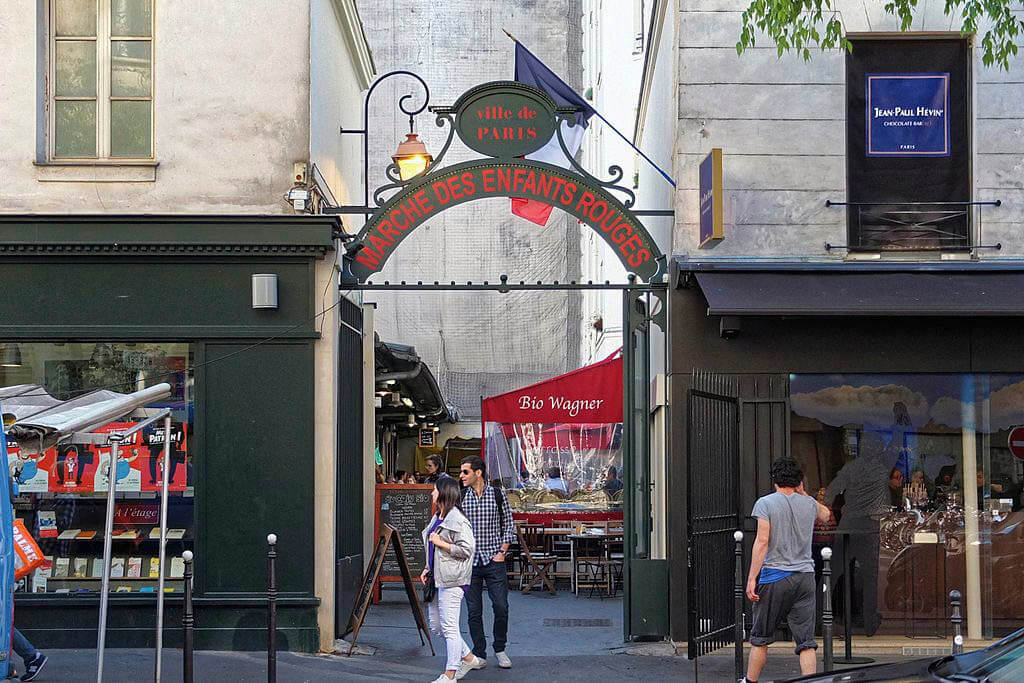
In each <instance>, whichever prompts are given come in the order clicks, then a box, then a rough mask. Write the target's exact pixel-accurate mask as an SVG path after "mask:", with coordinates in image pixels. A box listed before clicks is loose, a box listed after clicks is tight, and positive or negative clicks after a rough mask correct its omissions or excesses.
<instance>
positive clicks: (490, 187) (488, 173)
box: [480, 168, 495, 194]
mask: <svg viewBox="0 0 1024 683" xmlns="http://www.w3.org/2000/svg"><path fill="white" fill-rule="evenodd" d="M480 178H481V179H482V180H483V181H484V182H483V185H484V192H486V193H487V194H490V193H492V192H494V190H495V188H494V169H493V168H485V169H484V170H482V171H480Z"/></svg>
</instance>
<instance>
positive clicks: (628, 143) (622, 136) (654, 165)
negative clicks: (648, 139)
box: [501, 28, 676, 188]
mask: <svg viewBox="0 0 1024 683" xmlns="http://www.w3.org/2000/svg"><path fill="white" fill-rule="evenodd" d="M501 30H502V32H503V33H504V34H505V35H506V36H508V37H509V38H510V39H512V42H514V43H516V44H517V45H520V46H521V47H522V48H523V49H524V50H526V51H527V52H528V53H529V54H530V56H531V57H533V58H534V59H536V60H537V61H538V62H540V63H541V64H543V65H544V67H545V68H548V66H547V64H544V62H543V61H542V60H541V59H540V58H539V57H538V56H537V55H535V54H533V52H531V51H530V48H528V47H526V46H525V45H523V44H522V43H521V42H520V41H519V40H518V39H517V38H516V37H515V36H514V35H512V34H511V33H509V32H508V30H507V29H504V28H503V29H501ZM548 70H549V71H550V68H548ZM552 73H554V72H552ZM555 77H556V78H557V74H555ZM559 80H561V79H559ZM566 87H568V86H566ZM591 109H593V107H591ZM594 115H595V116H597V118H599V119H601V120H602V121H604V123H605V125H607V126H608V127H609V128H611V129H612V130H613V131H615V134H616V135H618V136H619V137H620V138H622V139H623V141H625V143H626V144H627V145H629V146H630V147H632V148H633V149H634V150H635V151H636V153H637V154H639V155H640V156H641V157H643V158H644V161H646V162H647V163H649V164H650V165H651V166H653V167H654V170H656V171H657V172H658V173H660V174H661V177H662V178H664V179H665V180H667V181H668V183H669V185H671V186H672V187H673V188H674V187H675V186H676V181H675V180H673V179H672V177H671V176H670V175H669V174H668V173H665V171H663V170H661V167H660V166H658V165H657V164H656V163H654V162H653V161H651V158H650V157H648V156H647V155H646V154H644V153H643V150H641V149H640V148H639V147H637V146H636V145H634V144H633V141H632V140H630V139H629V138H627V137H626V136H625V135H623V134H622V133H621V132H619V129H618V128H616V127H615V126H613V125H612V123H611V121H609V120H608V119H606V118H605V117H604V116H602V115H601V112H599V111H598V110H597V109H594Z"/></svg>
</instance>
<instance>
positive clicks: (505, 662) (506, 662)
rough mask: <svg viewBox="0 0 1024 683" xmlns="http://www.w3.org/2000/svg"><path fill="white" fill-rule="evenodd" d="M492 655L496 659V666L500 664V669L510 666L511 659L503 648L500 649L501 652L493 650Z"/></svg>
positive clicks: (509, 667)
mask: <svg viewBox="0 0 1024 683" xmlns="http://www.w3.org/2000/svg"><path fill="white" fill-rule="evenodd" d="M494 656H495V657H496V658H497V660H498V666H500V667H501V668H502V669H511V668H512V660H511V659H509V658H508V655H507V654H505V651H504V650H502V651H501V652H495V653H494Z"/></svg>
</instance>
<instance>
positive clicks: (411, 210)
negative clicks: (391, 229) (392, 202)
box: [398, 202, 423, 229]
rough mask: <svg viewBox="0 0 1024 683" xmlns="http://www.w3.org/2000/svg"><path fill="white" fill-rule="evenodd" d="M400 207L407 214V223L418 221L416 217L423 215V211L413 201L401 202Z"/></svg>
mask: <svg viewBox="0 0 1024 683" xmlns="http://www.w3.org/2000/svg"><path fill="white" fill-rule="evenodd" d="M398 208H400V209H401V210H402V213H403V214H405V217H406V219H408V222H407V223H406V225H409V224H410V223H413V222H414V221H416V219H418V218H419V217H420V216H421V215H423V214H422V212H421V211H420V210H419V209H417V208H416V206H415V205H414V204H413V203H412V202H405V203H403V204H400V205H399V206H398ZM407 229H408V228H407Z"/></svg>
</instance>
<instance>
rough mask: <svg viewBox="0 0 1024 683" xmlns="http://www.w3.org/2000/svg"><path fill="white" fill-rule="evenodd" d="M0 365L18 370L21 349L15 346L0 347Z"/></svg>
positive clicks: (5, 345) (4, 345)
mask: <svg viewBox="0 0 1024 683" xmlns="http://www.w3.org/2000/svg"><path fill="white" fill-rule="evenodd" d="M0 365H2V366H3V367H5V368H20V367H21V348H19V347H18V345H17V344H3V345H0Z"/></svg>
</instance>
